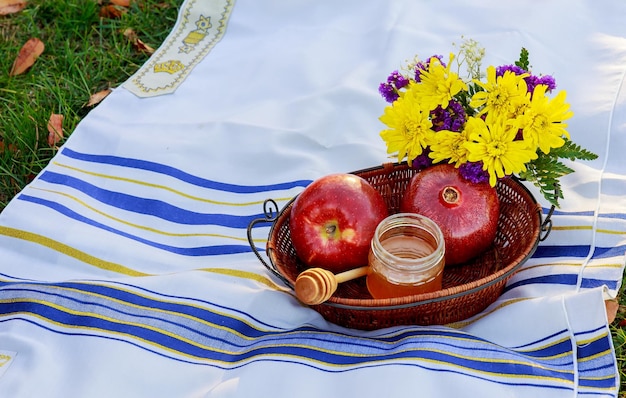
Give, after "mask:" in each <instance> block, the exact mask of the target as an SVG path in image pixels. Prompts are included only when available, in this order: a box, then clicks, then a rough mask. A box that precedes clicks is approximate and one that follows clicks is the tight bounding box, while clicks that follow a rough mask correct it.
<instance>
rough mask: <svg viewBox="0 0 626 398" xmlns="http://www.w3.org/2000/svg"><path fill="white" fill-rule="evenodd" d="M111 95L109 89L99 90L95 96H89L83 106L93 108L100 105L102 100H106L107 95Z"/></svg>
mask: <svg viewBox="0 0 626 398" xmlns="http://www.w3.org/2000/svg"><path fill="white" fill-rule="evenodd" d="M109 94H111V89H110V88H107V89H106V90H100V91H98V92H97V93H95V94H91V97H89V102H87V105H85V106H94V105H97V104H99V103H100V101H102V100H103V99H105V98H106V96H107V95H109Z"/></svg>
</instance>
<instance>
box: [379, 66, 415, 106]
mask: <svg viewBox="0 0 626 398" xmlns="http://www.w3.org/2000/svg"><path fill="white" fill-rule="evenodd" d="M409 83H410V81H409V79H407V78H406V77H405V76H403V75H401V74H400V73H399V72H398V71H397V70H394V71H393V72H391V74H390V75H389V77H387V81H386V82H385V83H380V86H378V92H379V93H380V95H382V96H383V98H384V99H385V101H387V102H389V103H392V102H394V101H395V100H397V99H398V98H399V97H400V95H399V94H398V91H399V90H400V89H401V88H404V87H406V86H408V84H409Z"/></svg>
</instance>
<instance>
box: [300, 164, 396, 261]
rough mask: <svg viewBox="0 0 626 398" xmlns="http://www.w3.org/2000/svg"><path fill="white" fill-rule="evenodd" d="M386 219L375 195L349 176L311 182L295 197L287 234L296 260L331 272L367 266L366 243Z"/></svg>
mask: <svg viewBox="0 0 626 398" xmlns="http://www.w3.org/2000/svg"><path fill="white" fill-rule="evenodd" d="M387 215H388V211H387V205H386V204H385V201H384V200H383V197H382V196H381V194H380V193H379V192H378V191H377V190H376V189H375V188H374V187H372V185H370V184H369V183H368V182H367V181H366V180H365V179H363V178H361V177H359V176H356V175H354V174H331V175H327V176H324V177H321V178H319V179H317V180H315V181H313V182H312V183H311V184H310V185H309V186H307V187H306V188H305V189H304V191H302V193H301V194H300V195H298V197H297V198H296V199H295V201H294V203H293V206H292V208H291V213H290V218H289V230H290V235H291V240H292V242H293V247H294V249H295V250H296V254H297V255H298V257H299V258H300V259H301V260H302V261H303V262H304V263H305V264H306V265H307V266H310V267H320V268H325V269H327V270H329V271H331V272H333V273H338V272H342V271H345V270H348V269H351V268H355V267H359V266H362V265H366V264H367V256H368V253H369V248H370V242H371V240H372V237H373V236H374V231H375V230H376V227H377V226H378V224H379V223H380V222H381V221H382V220H383V219H384V218H385V217H387Z"/></svg>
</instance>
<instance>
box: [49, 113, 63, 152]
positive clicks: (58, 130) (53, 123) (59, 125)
mask: <svg viewBox="0 0 626 398" xmlns="http://www.w3.org/2000/svg"><path fill="white" fill-rule="evenodd" d="M62 139H63V115H59V114H57V113H53V114H51V115H50V119H49V120H48V145H50V146H51V147H54V146H55V145H56V144H57V143H58V142H59V141H61V140H62Z"/></svg>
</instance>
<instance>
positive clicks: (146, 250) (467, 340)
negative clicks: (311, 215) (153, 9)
mask: <svg viewBox="0 0 626 398" xmlns="http://www.w3.org/2000/svg"><path fill="white" fill-rule="evenodd" d="M624 15H626V3H623V2H619V1H613V2H597V1H593V0H575V1H572V0H548V1H543V2H538V1H531V0H523V1H517V2H504V1H496V0H485V1H475V2H464V1H460V0H450V1H441V2H427V1H421V2H418V1H413V0H405V1H387V0H373V1H361V0H343V1H337V2H330V1H312V0H296V1H292V0H289V1H287V0H284V1H278V0H277V1H255V0H237V2H236V3H235V2H234V1H233V0H230V1H228V0H211V1H209V0H206V1H194V0H188V1H186V2H185V3H184V4H183V6H182V8H181V11H180V17H179V21H178V23H177V25H176V27H175V28H174V30H173V31H172V32H171V34H170V36H169V38H168V40H167V41H166V42H165V43H164V44H163V45H162V46H161V47H160V49H159V50H158V51H157V53H156V54H155V55H154V56H153V57H152V58H151V59H150V60H149V61H148V62H147V63H146V65H145V66H144V68H142V69H141V70H140V71H139V72H138V73H137V74H136V75H135V76H133V77H131V78H130V79H129V80H128V81H127V82H126V83H125V84H124V86H123V87H120V88H117V89H116V90H114V92H113V93H112V94H111V95H110V96H109V97H108V98H106V99H105V100H104V101H103V103H101V104H100V105H99V106H97V107H96V108H95V109H94V110H93V111H92V112H91V113H90V114H89V115H87V117H86V118H85V119H84V120H83V121H82V122H81V123H80V125H79V126H78V127H77V128H76V131H75V132H74V133H73V134H72V136H71V137H70V138H69V139H68V140H67V142H66V144H65V145H64V146H63V147H62V148H61V149H60V150H59V152H58V153H57V155H56V156H55V157H54V159H53V160H52V161H51V162H50V164H49V165H48V166H47V167H46V168H45V170H43V171H42V172H41V173H40V174H39V175H38V176H37V178H36V179H35V180H34V181H33V182H32V183H31V184H30V185H29V186H28V187H27V188H25V189H24V190H23V191H22V192H21V193H20V194H19V195H17V197H16V198H15V199H14V200H13V201H12V202H11V203H10V204H9V206H8V207H7V208H6V209H5V210H4V212H3V213H2V214H1V215H0V396H2V397H11V398H13V397H16V398H20V397H59V398H61V397H63V398H66V397H92V398H93V397H154V398H155V397H276V398H280V397H285V398H287V397H396V396H397V397H406V396H424V397H473V396H476V397H504V396H510V397H512V396H515V397H532V398H536V397H615V396H617V393H618V389H619V377H618V371H617V365H616V359H615V353H614V348H613V346H612V340H611V334H610V330H609V327H608V325H607V318H606V314H605V311H604V299H605V298H608V297H614V296H615V295H616V294H617V292H618V290H619V288H620V285H621V280H622V273H623V271H624V251H625V250H624V249H625V245H626V241H625V233H626V224H625V218H626V179H625V177H624V174H625V173H624V161H623V154H624V153H625V151H626V139H625V137H626V107H625V101H626V91H624V88H623V83H624V73H625V71H626V25H624V23H623V17H624ZM463 37H465V38H471V39H474V40H477V41H478V42H479V43H480V44H481V45H482V46H483V47H485V48H486V50H487V54H486V57H485V59H484V63H483V65H484V67H486V66H487V65H503V64H511V63H513V62H514V61H515V60H517V58H518V55H519V52H520V49H521V48H522V47H525V48H527V49H528V50H529V52H530V61H531V65H532V67H533V71H535V72H537V73H539V72H541V73H544V74H552V75H554V77H555V78H556V81H557V85H558V89H560V90H566V91H567V100H568V101H569V102H570V103H571V108H572V110H573V112H574V117H573V118H572V119H570V120H569V121H568V124H569V127H568V130H569V132H570V134H571V136H572V139H573V140H574V141H575V142H576V143H578V144H581V145H582V146H583V147H585V148H587V149H589V150H591V151H593V152H595V153H597V154H599V158H598V159H597V160H595V161H591V162H581V161H577V162H573V163H569V162H568V165H570V166H571V167H573V168H574V169H575V170H576V173H574V174H571V175H569V176H567V177H565V178H563V179H562V182H563V187H564V194H565V200H563V201H562V206H561V208H560V209H558V210H557V211H556V212H555V214H554V215H553V216H552V220H553V223H554V228H553V229H552V231H551V233H550V234H549V236H548V238H547V239H546V240H545V241H542V242H541V243H540V245H539V248H538V250H537V251H536V253H535V255H534V256H533V258H532V259H530V260H529V261H528V262H527V263H525V264H524V266H523V268H522V269H521V270H520V271H519V272H518V273H517V274H516V275H515V276H514V277H513V278H512V279H511V280H510V282H509V284H508V286H507V288H506V290H505V292H504V293H503V295H502V296H501V297H500V298H499V299H498V300H497V301H496V302H495V303H494V304H493V305H491V306H490V307H489V308H487V309H486V310H485V311H484V312H482V313H480V314H478V315H477V316H475V317H473V318H471V319H468V320H466V321H463V322H459V323H457V324H453V325H445V326H432V327H422V326H406V327H397V328H391V329H383V330H376V331H369V332H365V331H359V330H351V329H346V328H343V327H340V326H337V325H334V324H331V323H329V322H327V321H325V320H324V319H323V318H322V317H321V316H320V315H319V314H318V313H317V312H315V311H313V310H311V309H309V308H307V307H306V306H303V305H301V304H300V303H299V302H298V301H297V300H296V299H295V297H294V294H293V293H292V291H291V290H290V289H289V288H287V287H286V286H284V285H283V284H282V283H281V282H280V281H279V280H278V279H276V278H275V277H273V276H272V275H271V274H270V273H269V272H268V271H267V270H266V269H265V268H264V267H263V265H262V264H261V263H260V262H259V261H258V260H257V258H256V257H255V255H254V254H253V252H252V251H251V249H250V246H249V245H248V242H247V240H246V227H247V225H248V223H249V222H250V220H252V219H254V218H257V217H259V216H260V215H262V213H263V205H262V204H263V201H264V200H265V199H267V198H273V199H274V200H276V201H277V202H278V204H279V206H283V205H284V204H285V203H287V201H288V200H289V199H291V198H292V197H294V196H295V195H297V194H298V193H299V192H301V191H302V189H303V188H304V187H305V186H306V185H307V184H308V183H310V182H311V181H312V180H314V179H316V178H319V177H321V176H323V175H325V174H329V173H332V172H349V171H354V170H358V169H361V168H365V167H371V166H375V165H379V164H382V163H383V162H386V161H389V160H390V159H389V158H388V155H387V154H386V147H385V145H384V142H383V141H382V139H381V138H380V136H379V132H380V131H381V129H382V127H383V126H382V124H381V123H380V121H379V120H378V117H379V116H380V115H381V114H382V112H383V109H384V107H385V106H386V103H385V101H384V100H383V99H382V98H381V96H380V95H379V93H378V85H379V83H380V82H382V81H384V80H385V79H386V77H387V76H388V74H389V73H390V72H391V71H393V70H394V69H398V67H399V66H400V65H402V64H404V63H405V61H406V60H407V59H411V58H412V57H413V55H414V54H418V55H419V56H421V57H422V58H425V57H428V56H430V55H433V54H441V55H443V56H444V58H447V57H448V54H449V53H450V52H456V51H457V50H458V44H460V43H461V42H462V41H463ZM452 43H457V47H454V46H453V45H452ZM529 188H530V189H531V190H532V191H533V193H534V194H535V197H536V198H537V199H538V201H539V202H540V203H541V204H542V206H543V207H544V208H545V211H547V209H548V207H549V205H548V204H547V203H546V202H545V200H544V199H543V197H541V195H540V194H538V193H537V191H536V190H535V189H534V188H533V187H532V186H529ZM268 231H269V225H262V226H258V227H256V228H254V237H255V239H256V244H257V246H258V247H259V248H264V247H265V240H266V239H267V234H268Z"/></svg>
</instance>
